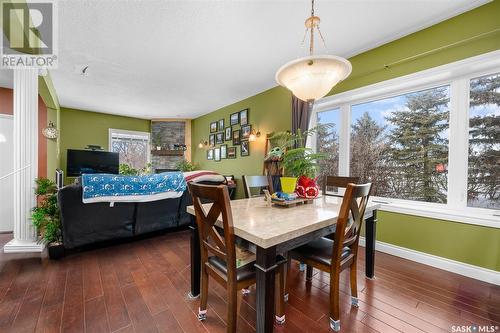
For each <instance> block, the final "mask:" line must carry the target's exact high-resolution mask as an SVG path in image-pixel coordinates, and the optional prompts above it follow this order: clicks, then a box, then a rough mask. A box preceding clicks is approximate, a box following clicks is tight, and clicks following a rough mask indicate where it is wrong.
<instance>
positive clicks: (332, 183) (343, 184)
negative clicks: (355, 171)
mask: <svg viewBox="0 0 500 333" xmlns="http://www.w3.org/2000/svg"><path fill="white" fill-rule="evenodd" d="M349 183H353V184H359V177H339V176H325V178H324V179H323V184H322V186H321V191H322V192H323V195H331V194H328V193H327V192H326V190H327V189H328V187H336V188H347V184H349Z"/></svg>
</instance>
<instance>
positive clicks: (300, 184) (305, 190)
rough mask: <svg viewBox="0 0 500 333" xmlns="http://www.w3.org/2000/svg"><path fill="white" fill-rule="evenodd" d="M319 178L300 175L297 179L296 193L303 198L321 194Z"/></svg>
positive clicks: (311, 197) (312, 197)
mask: <svg viewBox="0 0 500 333" xmlns="http://www.w3.org/2000/svg"><path fill="white" fill-rule="evenodd" d="M316 180H317V178H314V179H312V178H309V177H306V176H300V177H299V180H298V181H297V187H296V189H295V193H297V195H298V196H299V197H301V198H305V199H314V198H316V197H317V196H318V194H319V186H318V183H316Z"/></svg>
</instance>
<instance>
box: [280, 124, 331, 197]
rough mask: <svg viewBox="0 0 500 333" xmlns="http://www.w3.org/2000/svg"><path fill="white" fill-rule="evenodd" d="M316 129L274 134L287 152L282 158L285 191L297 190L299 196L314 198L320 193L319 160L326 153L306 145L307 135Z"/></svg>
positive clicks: (282, 182) (282, 186) (282, 184)
mask: <svg viewBox="0 0 500 333" xmlns="http://www.w3.org/2000/svg"><path fill="white" fill-rule="evenodd" d="M316 131H317V127H315V128H312V129H310V130H308V131H305V132H301V131H300V130H298V131H297V133H296V134H292V133H290V132H280V133H277V134H276V135H275V136H273V138H274V139H275V140H277V141H280V143H281V148H282V150H283V151H284V152H285V153H284V155H283V160H282V165H283V169H284V177H282V178H281V188H282V191H283V192H285V193H293V192H296V193H297V194H298V195H299V196H301V197H306V198H314V197H316V196H317V195H318V193H319V191H318V186H317V184H316V179H315V176H316V170H317V168H318V161H319V160H321V159H324V158H326V155H325V154H324V153H316V152H314V150H312V149H311V148H308V147H306V146H305V144H306V139H307V137H308V136H310V135H312V134H314V133H316ZM297 183H299V187H298V186H297ZM308 189H309V190H308Z"/></svg>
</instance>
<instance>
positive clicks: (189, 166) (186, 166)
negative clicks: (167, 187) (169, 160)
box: [175, 160, 198, 172]
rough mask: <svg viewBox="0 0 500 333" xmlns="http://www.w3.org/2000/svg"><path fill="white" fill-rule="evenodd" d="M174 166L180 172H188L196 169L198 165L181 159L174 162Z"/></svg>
mask: <svg viewBox="0 0 500 333" xmlns="http://www.w3.org/2000/svg"><path fill="white" fill-rule="evenodd" d="M175 167H176V168H177V169H179V170H180V171H182V172H189V171H194V170H196V169H198V166H197V165H196V164H194V163H191V162H189V161H186V160H182V161H179V162H177V164H175Z"/></svg>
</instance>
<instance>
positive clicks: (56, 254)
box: [47, 243, 66, 260]
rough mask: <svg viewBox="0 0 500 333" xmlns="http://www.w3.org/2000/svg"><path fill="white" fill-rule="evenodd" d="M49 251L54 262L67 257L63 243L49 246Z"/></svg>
mask: <svg viewBox="0 0 500 333" xmlns="http://www.w3.org/2000/svg"><path fill="white" fill-rule="evenodd" d="M47 247H48V249H49V258H50V259H53V260H58V259H61V258H62V257H64V256H65V254H66V251H65V249H64V245H63V244H61V243H50V244H49V245H48V246H47Z"/></svg>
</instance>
